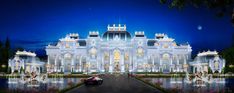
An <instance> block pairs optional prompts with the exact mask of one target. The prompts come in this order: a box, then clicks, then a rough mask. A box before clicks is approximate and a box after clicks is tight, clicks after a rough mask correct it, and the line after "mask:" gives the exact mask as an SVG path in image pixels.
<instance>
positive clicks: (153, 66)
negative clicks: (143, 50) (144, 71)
mask: <svg viewBox="0 0 234 93" xmlns="http://www.w3.org/2000/svg"><path fill="white" fill-rule="evenodd" d="M152 57H153V72H154V71H155V65H154V56H152Z"/></svg>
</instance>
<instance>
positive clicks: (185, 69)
mask: <svg viewBox="0 0 234 93" xmlns="http://www.w3.org/2000/svg"><path fill="white" fill-rule="evenodd" d="M186 59H187V58H186V56H185V55H184V65H185V64H187V63H186ZM183 68H184V67H183ZM184 71H185V72H186V71H187V68H184Z"/></svg>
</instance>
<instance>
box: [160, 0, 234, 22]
mask: <svg viewBox="0 0 234 93" xmlns="http://www.w3.org/2000/svg"><path fill="white" fill-rule="evenodd" d="M159 1H160V3H161V4H165V5H168V7H169V8H177V9H179V10H182V9H183V8H184V7H185V6H188V5H191V6H193V7H195V8H199V7H204V6H205V7H207V8H208V9H210V10H215V11H216V16H217V17H223V16H225V15H228V16H230V20H231V23H232V24H233V25H234V8H233V7H234V1H233V0H159Z"/></svg>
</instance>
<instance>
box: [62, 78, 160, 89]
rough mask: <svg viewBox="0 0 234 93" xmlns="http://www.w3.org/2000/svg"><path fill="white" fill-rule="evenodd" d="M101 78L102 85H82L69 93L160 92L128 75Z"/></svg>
mask: <svg viewBox="0 0 234 93" xmlns="http://www.w3.org/2000/svg"><path fill="white" fill-rule="evenodd" d="M101 78H103V84H102V85H99V86H85V85H82V86H80V87H78V88H75V89H73V90H71V91H68V92H67V93H160V91H159V90H157V89H155V88H153V87H151V86H149V85H147V84H144V83H142V82H141V81H138V80H136V79H135V78H130V77H128V76H127V75H120V74H113V75H105V76H103V77H101Z"/></svg>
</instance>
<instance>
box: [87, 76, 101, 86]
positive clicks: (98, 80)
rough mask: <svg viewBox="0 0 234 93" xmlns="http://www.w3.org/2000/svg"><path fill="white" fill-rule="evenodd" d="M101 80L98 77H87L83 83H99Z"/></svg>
mask: <svg viewBox="0 0 234 93" xmlns="http://www.w3.org/2000/svg"><path fill="white" fill-rule="evenodd" d="M102 82H103V80H102V79H101V78H99V77H89V78H87V79H85V80H84V83H85V85H101V84H102Z"/></svg>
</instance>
